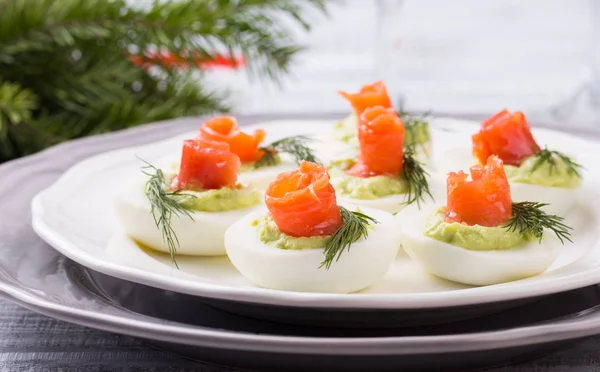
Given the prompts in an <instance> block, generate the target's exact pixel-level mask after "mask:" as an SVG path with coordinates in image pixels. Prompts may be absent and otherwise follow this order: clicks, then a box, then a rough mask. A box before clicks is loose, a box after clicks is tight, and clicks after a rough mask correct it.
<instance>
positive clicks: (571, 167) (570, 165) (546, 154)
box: [531, 147, 583, 178]
mask: <svg viewBox="0 0 600 372" xmlns="http://www.w3.org/2000/svg"><path fill="white" fill-rule="evenodd" d="M534 156H535V157H536V161H535V163H534V164H533V167H532V168H531V173H533V172H535V171H536V170H538V169H539V168H540V167H541V166H542V165H544V163H548V164H550V170H549V171H550V175H552V172H553V171H554V168H556V166H557V160H559V159H560V161H562V162H563V163H564V164H565V166H566V167H567V173H568V174H569V175H572V176H575V177H577V178H581V169H582V168H583V166H582V165H581V164H579V163H577V162H574V161H573V160H572V159H571V158H570V157H568V156H567V155H565V154H563V153H562V152H559V151H554V150H548V147H546V148H544V149H543V150H540V151H538V152H537V153H536V154H535V155H534Z"/></svg>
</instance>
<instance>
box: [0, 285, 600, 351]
mask: <svg viewBox="0 0 600 372" xmlns="http://www.w3.org/2000/svg"><path fill="white" fill-rule="evenodd" d="M0 293H1V295H0V297H3V298H5V299H8V300H10V301H12V302H14V303H16V304H18V305H21V306H23V307H25V308H27V309H29V310H32V311H35V312H37V313H40V314H42V315H45V316H50V317H52V318H55V319H59V320H63V321H67V322H71V323H74V324H78V325H82V326H86V327H91V328H95V329H99V330H103V331H108V332H115V333H119V334H124V335H128V336H133V337H140V338H145V339H150V340H155V341H163V342H171V343H176V344H177V343H178V344H186V345H193V346H200V347H213V348H219V349H234V350H243V351H255V352H270V353H290V354H299V355H305V354H319V355H357V354H358V355H361V356H383V355H415V354H420V355H427V354H437V353H462V352H469V351H483V350H492V349H506V348H513V347H520V346H527V345H534V344H543V343H551V342H559V341H568V340H575V339H581V338H585V337H589V336H593V335H596V334H598V333H600V309H598V307H596V308H595V309H594V310H593V311H589V312H588V313H586V314H584V315H582V316H579V317H574V318H568V319H563V320H558V321H554V322H548V323H543V324H538V325H532V326H523V327H516V328H510V329H504V330H498V331H490V332H477V333H462V334H454V335H443V336H408V337H407V336H394V337H360V338H358V337H357V338H335V337H306V336H273V335H261V334H251V333H241V332H232V331H226V330H221V329H212V328H208V327H198V326H190V325H186V324H183V325H179V324H178V323H176V322H164V321H160V320H159V319H157V320H156V321H149V320H146V319H148V318H149V317H143V316H142V315H139V314H135V313H132V314H134V315H135V316H138V317H139V318H140V319H133V318H131V317H125V316H118V315H112V314H103V313H100V312H94V311H91V310H86V309H81V308H77V307H74V306H67V305H64V304H60V303H54V302H51V301H49V300H47V299H43V298H39V297H38V296H35V295H34V294H32V293H28V292H27V291H25V290H23V289H21V288H19V287H17V286H15V285H11V284H10V283H9V282H7V281H5V279H4V278H2V279H0ZM130 315H131V314H130ZM141 318H143V319H141ZM149 319H154V318H149Z"/></svg>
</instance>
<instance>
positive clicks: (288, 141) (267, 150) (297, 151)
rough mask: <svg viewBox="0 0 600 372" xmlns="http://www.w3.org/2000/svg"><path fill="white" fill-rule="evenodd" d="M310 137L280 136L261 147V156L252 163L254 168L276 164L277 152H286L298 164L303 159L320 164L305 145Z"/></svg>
mask: <svg viewBox="0 0 600 372" xmlns="http://www.w3.org/2000/svg"><path fill="white" fill-rule="evenodd" d="M311 140H312V139H311V138H309V137H307V136H292V137H286V138H282V139H280V140H277V141H275V142H272V143H270V144H268V145H267V146H264V147H261V148H260V149H259V150H262V151H263V156H262V157H261V158H260V159H259V160H258V161H257V162H256V163H254V168H261V167H266V166H271V165H275V164H277V158H276V156H277V154H279V153H287V154H290V155H291V156H293V157H294V160H295V161H296V163H298V164H300V163H301V162H302V161H303V160H305V161H309V162H312V163H317V164H320V161H319V159H317V157H316V155H315V154H314V151H313V150H312V149H311V148H310V147H308V146H307V143H308V142H310V141H311Z"/></svg>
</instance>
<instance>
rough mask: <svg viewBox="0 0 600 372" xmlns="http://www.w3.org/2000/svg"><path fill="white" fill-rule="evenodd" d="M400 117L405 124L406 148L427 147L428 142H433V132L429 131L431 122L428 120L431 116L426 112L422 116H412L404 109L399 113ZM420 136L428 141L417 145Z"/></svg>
mask: <svg viewBox="0 0 600 372" xmlns="http://www.w3.org/2000/svg"><path fill="white" fill-rule="evenodd" d="M397 113H398V116H399V117H400V119H402V122H403V123H404V129H405V131H406V132H405V133H404V147H411V146H413V147H423V148H424V147H425V146H426V144H427V142H429V141H431V131H430V130H429V120H428V119H427V118H428V116H429V115H430V113H429V112H426V113H424V114H422V115H414V114H410V113H408V112H406V111H404V109H403V108H402V107H400V109H399V110H398V111H397ZM420 135H422V136H424V137H425V138H426V141H424V142H421V143H416V141H417V139H418V138H420Z"/></svg>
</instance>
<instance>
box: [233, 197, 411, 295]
mask: <svg viewBox="0 0 600 372" xmlns="http://www.w3.org/2000/svg"><path fill="white" fill-rule="evenodd" d="M348 208H349V209H351V208H352V207H350V206H348ZM351 210H356V207H354V208H353V209H351ZM360 212H362V213H364V214H366V215H368V216H370V217H373V218H375V219H376V220H377V221H378V222H379V223H377V224H372V225H371V226H370V227H369V233H368V236H367V237H366V238H361V239H360V240H358V241H356V242H354V243H352V245H351V246H350V248H349V249H347V250H345V251H344V252H343V253H342V254H341V255H340V257H339V259H338V260H336V261H334V262H333V263H332V264H331V266H330V267H329V268H328V269H327V268H325V267H323V266H322V265H321V264H322V262H323V261H324V260H325V253H324V248H325V247H324V245H323V246H321V247H313V248H306V249H282V248H278V247H277V246H274V245H272V244H271V243H265V242H263V241H262V240H261V238H260V236H259V231H257V226H256V221H257V220H258V219H260V218H264V217H265V216H266V214H267V212H266V211H262V212H254V213H251V214H249V215H247V216H245V217H243V218H242V219H240V220H239V221H237V222H236V223H234V224H233V225H232V226H231V227H230V228H229V229H228V230H227V232H226V233H225V246H226V248H227V255H228V256H229V259H230V260H231V262H232V263H233V265H234V266H235V267H236V268H237V269H238V270H239V271H240V272H241V273H242V274H243V275H244V276H245V277H246V278H248V279H249V280H250V281H252V282H253V283H255V284H256V285H258V286H260V287H263V288H270V289H278V290H284V291H297V292H323V293H351V292H356V291H359V290H361V289H364V288H367V287H369V286H370V285H372V284H374V283H375V282H377V281H378V280H380V279H381V278H382V277H383V276H384V275H385V274H386V272H387V271H388V269H389V267H390V265H391V263H392V261H393V260H394V259H395V257H396V255H397V253H398V248H399V246H400V234H399V232H398V229H397V227H396V224H395V221H394V217H393V216H392V215H391V214H389V213H386V212H384V211H381V210H376V209H370V208H360ZM323 242H325V240H324V241H323Z"/></svg>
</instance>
